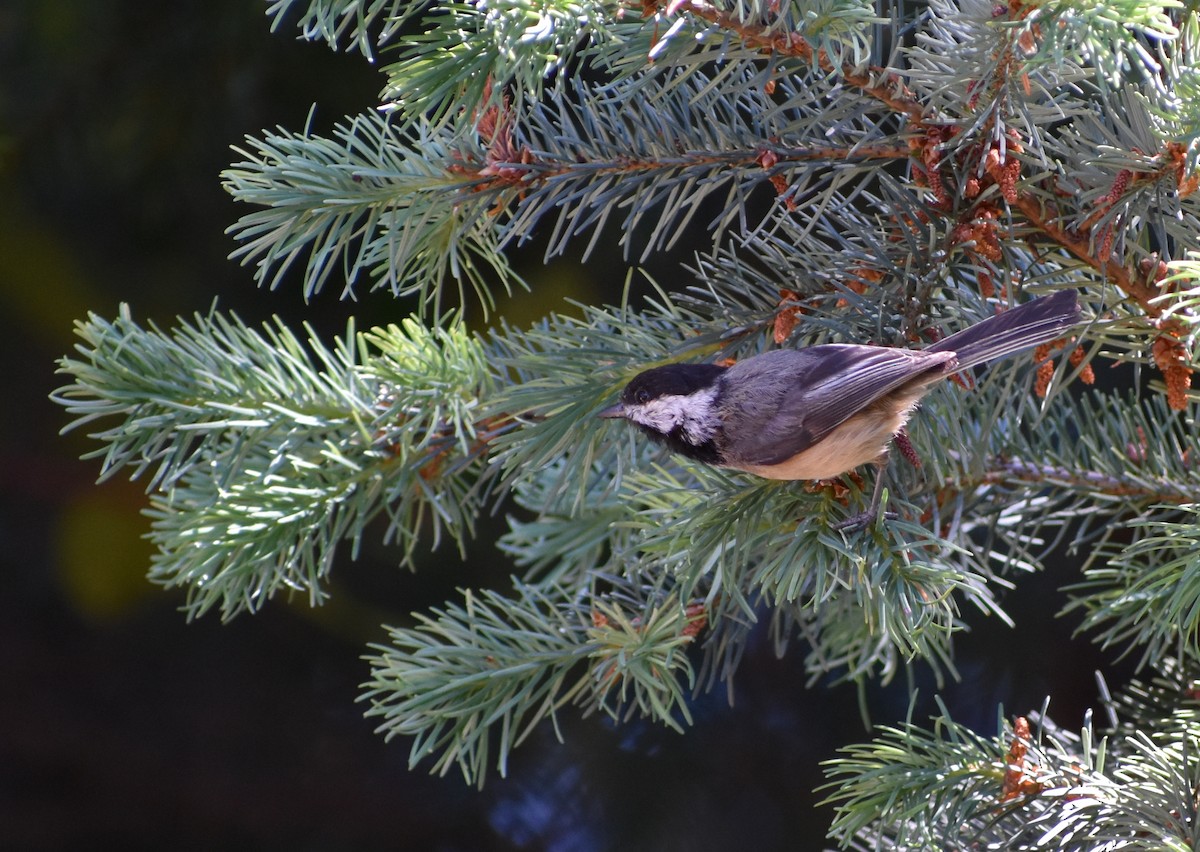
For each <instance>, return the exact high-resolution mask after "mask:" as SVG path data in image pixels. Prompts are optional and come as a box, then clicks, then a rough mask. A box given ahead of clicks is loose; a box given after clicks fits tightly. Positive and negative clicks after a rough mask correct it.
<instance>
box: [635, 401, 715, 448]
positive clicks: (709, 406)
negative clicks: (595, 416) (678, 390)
mask: <svg viewBox="0 0 1200 852" xmlns="http://www.w3.org/2000/svg"><path fill="white" fill-rule="evenodd" d="M716 396H717V390H716V388H705V389H704V390H698V391H696V392H695V393H691V394H688V395H687V396H682V395H679V394H668V395H666V396H660V397H658V398H657V399H652V400H650V401H649V402H646V403H643V404H642V405H632V406H629V408H628V409H627V412H626V416H627V417H628V418H629V419H630V420H632V421H633V422H634V423H638V424H640V425H642V426H646V427H649V428H650V429H653V430H654V431H656V432H661V433H663V434H664V435H665V434H666V433H668V432H670V431H672V430H674V429H676V428H679V429H681V430H682V431H683V437H684V439H685V440H686V441H687V442H688V443H690V444H703V443H704V442H705V441H708V440H710V439H711V438H712V437H713V436H714V435H715V434H716V433H717V428H718V427H719V426H720V425H721V422H720V418H718V417H717V409H716V405H715V403H714V401H715V399H716Z"/></svg>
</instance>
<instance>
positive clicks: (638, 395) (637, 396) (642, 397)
mask: <svg viewBox="0 0 1200 852" xmlns="http://www.w3.org/2000/svg"><path fill="white" fill-rule="evenodd" d="M633 401H634V402H636V403H637V404H638V405H645V404H646V403H647V402H649V401H650V391H648V390H646V389H645V388H638V389H637V390H636V391H634V392H633Z"/></svg>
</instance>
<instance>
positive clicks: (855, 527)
mask: <svg viewBox="0 0 1200 852" xmlns="http://www.w3.org/2000/svg"><path fill="white" fill-rule="evenodd" d="M898 517H900V516H899V515H897V514H896V513H895V512H884V513H883V518H884V520H886V521H894V520H895V519H896V518H898ZM878 518H879V510H878V509H875V508H871V509H868V510H867V511H865V512H859V513H858V514H857V515H851V516H850V517H848V518H846V519H845V520H844V521H838V522H837V523H836V524H834V525H833V528H834V529H835V530H839V531H841V532H859V531H861V530H865V529H866V528H867V527H869V526H871V524H873V523H875V521H876V520H877V519H878Z"/></svg>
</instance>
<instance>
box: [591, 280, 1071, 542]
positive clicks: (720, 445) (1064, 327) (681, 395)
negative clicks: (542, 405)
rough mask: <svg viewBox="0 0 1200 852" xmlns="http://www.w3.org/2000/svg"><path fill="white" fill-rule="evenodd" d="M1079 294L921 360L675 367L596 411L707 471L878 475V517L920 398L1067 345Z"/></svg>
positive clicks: (769, 357) (869, 353)
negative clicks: (1015, 358) (900, 441)
mask: <svg viewBox="0 0 1200 852" xmlns="http://www.w3.org/2000/svg"><path fill="white" fill-rule="evenodd" d="M1079 316H1080V314H1079V305H1078V296H1077V293H1076V291H1075V290H1073V289H1065V290H1060V291H1057V292H1055V293H1053V294H1052V295H1049V296H1044V297H1041V298H1036V299H1033V300H1031V301H1028V302H1025V303H1023V304H1021V305H1019V306H1017V307H1014V308H1011V309H1009V310H1006V311H1003V312H1001V313H998V314H996V315H995V316H992V317H989V318H988V319H985V320H983V321H982V322H979V323H976V324H975V325H972V326H969V327H967V328H965V329H963V330H961V331H959V332H957V333H955V334H952V335H950V336H949V337H945V338H943V339H942V340H939V341H938V342H936V343H934V344H932V345H930V346H927V347H925V348H924V349H907V348H903V347H889V346H876V345H870V344H853V343H829V344H821V345H816V346H809V347H806V348H803V349H777V350H772V351H769V352H764V353H762V354H759V355H754V356H752V357H750V358H746V359H744V360H741V361H738V362H736V363H734V364H733V365H732V366H722V365H720V364H668V365H666V366H661V367H654V368H652V369H649V370H645V371H643V372H640V373H638V374H637V375H636V376H634V377H633V379H631V380H630V381H629V383H628V384H627V385H626V386H625V388H624V390H623V391H622V392H621V395H620V400H619V401H618V402H617V403H616V404H615V405H611V406H609V407H608V408H605V409H603V410H602V411H600V412H598V414H597V416H598V417H601V418H606V419H623V420H626V421H628V422H630V423H632V424H634V425H635V426H637V427H638V428H639V429H640V430H641V431H642V432H644V433H645V434H646V435H648V436H649V437H650V438H651V439H652V440H654V441H656V442H659V443H662V444H665V445H666V446H667V447H668V448H670V449H671V450H673V451H675V452H677V453H680V454H682V455H684V456H686V457H687V458H689V459H692V460H694V461H697V462H701V463H703V464H708V465H713V466H715V467H721V468H732V469H734V470H740V471H745V472H746V473H750V474H754V475H756V476H759V477H764V478H766V479H775V480H825V479H832V478H834V477H837V476H840V475H842V474H844V473H847V472H849V471H852V470H854V469H856V468H858V467H861V466H863V465H866V464H873V465H875V467H876V469H877V475H876V481H875V489H874V492H873V494H872V497H871V502H870V504H869V506H868V508H867V509H866V511H864V512H861V513H859V514H857V515H854V516H852V517H850V518H848V519H846V520H845V521H843V522H841V523H839V524H837V527H838V528H841V529H848V530H853V529H861V528H863V527H866V526H868V525H870V524H871V523H873V522H874V521H875V520H876V518H877V517H878V511H879V503H880V499H881V497H882V492H883V482H884V478H885V477H884V473H885V471H886V465H887V457H888V448H889V446H890V444H891V442H892V440H893V438H894V437H895V436H896V435H897V433H900V432H901V431H902V430H903V428H904V425H905V424H906V423H907V422H908V420H909V418H910V417H911V416H912V414H913V412H914V411H915V410H916V408H917V406H918V404H919V403H920V401H921V398H922V397H923V396H925V394H926V393H928V392H929V391H931V390H932V389H933V388H934V387H935V386H937V385H938V384H939V383H940V382H941V381H942V380H943V379H946V378H948V377H950V376H952V375H954V374H956V373H960V372H962V371H964V370H968V369H970V368H971V367H974V366H976V365H978V364H982V363H984V362H987V361H993V360H997V359H1000V358H1007V357H1010V356H1012V355H1015V354H1017V353H1019V352H1021V351H1023V350H1025V349H1029V348H1031V347H1034V346H1038V345H1040V344H1043V343H1049V342H1051V341H1053V340H1057V339H1058V338H1060V337H1063V336H1064V335H1065V334H1066V333H1067V332H1069V331H1070V330H1071V329H1072V328H1074V327H1075V326H1076V325H1078V323H1079V321H1080V320H1079Z"/></svg>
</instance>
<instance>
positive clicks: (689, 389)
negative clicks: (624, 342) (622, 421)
mask: <svg viewBox="0 0 1200 852" xmlns="http://www.w3.org/2000/svg"><path fill="white" fill-rule="evenodd" d="M723 372H725V368H724V367H721V366H718V365H716V364H668V365H667V366H665V367H655V368H654V369H652V370H646V371H644V372H641V373H638V374H637V375H636V376H634V377H633V378H632V379H631V380H630V381H629V384H627V385H626V386H625V390H623V391H621V401H620V402H618V403H617V404H616V405H610V406H609V407H608V408H606V409H604V410H603V411H601V412H600V413H599V414H597V415H596V416H597V417H605V418H609V419H615V418H618V417H624V418H626V419H628V417H629V412H630V410H631V409H633V408H635V407H636V406H639V405H645V404H646V403H648V402H651V401H652V400H656V399H661V398H662V397H665V396H690V395H691V394H693V393H695V392H697V391H701V390H704V389H706V388H709V387H712V384H713V383H714V382H715V381H716V380H717V377H718V376H719V375H721V373H723Z"/></svg>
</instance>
